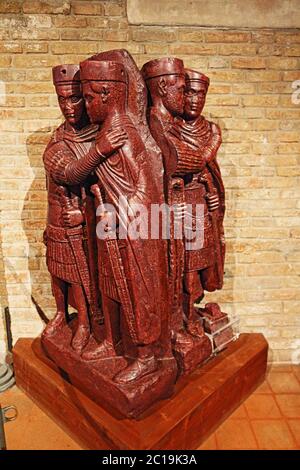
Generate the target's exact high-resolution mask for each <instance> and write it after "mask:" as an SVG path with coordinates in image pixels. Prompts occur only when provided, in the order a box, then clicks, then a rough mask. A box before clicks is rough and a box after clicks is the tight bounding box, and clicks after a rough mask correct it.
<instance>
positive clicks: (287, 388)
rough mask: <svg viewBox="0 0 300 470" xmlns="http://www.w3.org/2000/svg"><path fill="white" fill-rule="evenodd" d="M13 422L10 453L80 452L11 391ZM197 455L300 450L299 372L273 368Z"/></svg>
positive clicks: (2, 398) (1, 398) (6, 398)
mask: <svg viewBox="0 0 300 470" xmlns="http://www.w3.org/2000/svg"><path fill="white" fill-rule="evenodd" d="M0 403H1V405H2V406H5V405H10V404H14V405H16V406H17V408H18V411H19V416H18V419H17V420H16V421H14V422H11V423H8V424H6V425H5V429H6V439H7V447H8V448H9V449H65V450H71V449H80V446H79V445H78V444H77V443H76V442H74V441H73V440H72V439H71V438H70V437H69V436H68V435H67V434H65V433H64V432H63V431H62V430H61V429H60V428H59V427H58V426H57V425H56V424H55V423H54V422H53V421H52V420H51V419H50V418H48V417H47V416H46V415H45V414H44V413H43V412H42V411H41V410H40V409H39V408H38V407H37V406H36V405H34V403H33V402H32V401H31V400H29V398H27V397H26V396H25V395H24V394H23V393H22V392H21V391H19V390H18V389H17V388H16V387H14V388H12V389H11V390H8V391H6V392H5V393H2V394H0ZM200 449H269V450H271V449H300V366H272V367H270V368H269V371H268V375H267V380H266V381H265V382H264V383H263V384H262V385H261V386H260V387H259V388H258V389H257V390H256V391H255V393H253V394H252V395H251V396H250V397H249V398H248V399H247V400H246V401H245V402H244V404H243V405H241V406H240V407H239V408H238V409H237V410H236V411H235V412H234V413H233V414H232V415H231V416H230V417H229V418H228V419H227V420H226V421H225V422H224V423H223V424H222V425H221V426H220V427H219V428H218V429H217V430H216V431H215V433H214V434H212V435H211V436H210V437H209V438H208V439H207V440H206V441H205V442H204V443H203V444H202V446H201V447H200Z"/></svg>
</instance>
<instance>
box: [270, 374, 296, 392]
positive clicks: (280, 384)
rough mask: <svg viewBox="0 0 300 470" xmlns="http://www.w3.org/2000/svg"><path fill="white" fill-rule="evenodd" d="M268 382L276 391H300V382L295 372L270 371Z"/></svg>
mask: <svg viewBox="0 0 300 470" xmlns="http://www.w3.org/2000/svg"><path fill="white" fill-rule="evenodd" d="M268 383H269V384H270V386H271V389H272V390H273V392H274V393H300V383H299V382H298V380H297V379H296V377H295V375H294V374H293V372H270V373H269V374H268Z"/></svg>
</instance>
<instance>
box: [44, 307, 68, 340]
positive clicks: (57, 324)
mask: <svg viewBox="0 0 300 470" xmlns="http://www.w3.org/2000/svg"><path fill="white" fill-rule="evenodd" d="M66 323H67V322H66V315H65V312H62V311H57V313H56V315H55V317H54V318H53V320H50V321H49V323H48V324H47V326H46V328H45V330H44V332H43V335H44V336H47V335H54V334H55V333H56V332H57V331H58V330H60V329H61V328H62V327H63V326H65V325H66Z"/></svg>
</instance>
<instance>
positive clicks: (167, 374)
mask: <svg viewBox="0 0 300 470" xmlns="http://www.w3.org/2000/svg"><path fill="white" fill-rule="evenodd" d="M71 340H72V324H71V327H69V326H68V325H65V326H64V327H63V328H60V330H59V331H57V332H56V333H55V334H54V335H45V332H44V333H43V334H42V338H41V345H42V349H43V350H44V351H45V353H46V355H47V356H48V357H49V359H50V360H51V364H53V362H54V363H55V364H56V366H58V367H59V368H60V369H61V370H63V371H64V373H65V374H67V376H68V379H69V381H70V382H71V383H72V384H73V385H76V386H77V387H78V389H79V390H81V391H83V392H84V393H85V394H86V395H87V396H88V397H89V398H91V399H92V400H93V401H94V402H96V403H98V404H99V405H100V406H105V408H106V409H108V410H109V412H110V413H112V414H114V415H115V416H116V417H119V416H122V417H127V418H136V417H137V416H139V415H140V414H141V413H143V412H144V411H145V410H148V409H149V408H150V406H151V405H152V404H153V403H155V402H157V401H158V400H160V399H161V398H167V397H169V396H171V395H172V394H173V392H174V384H175V381H176V376H177V367H176V361H175V359H174V358H173V357H171V358H168V359H167V358H164V359H163V360H158V361H157V368H156V369H155V371H154V372H153V373H150V374H148V375H146V376H142V377H141V378H140V379H139V380H136V381H134V382H128V383H126V384H120V383H117V382H116V381H114V377H115V375H116V374H118V373H119V372H121V371H122V370H124V369H125V367H126V366H127V361H126V359H125V358H124V357H123V356H109V357H106V358H101V359H97V360H88V361H87V360H84V359H82V357H81V356H80V354H78V353H77V352H76V351H74V349H73V348H72V347H71ZM92 343H94V344H92ZM93 346H94V347H95V346H97V343H96V342H95V340H94V339H93V338H92V337H91V339H90V342H89V345H88V348H89V349H93ZM52 361H53V362H52Z"/></svg>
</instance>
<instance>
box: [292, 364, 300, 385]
mask: <svg viewBox="0 0 300 470" xmlns="http://www.w3.org/2000/svg"><path fill="white" fill-rule="evenodd" d="M293 372H294V374H295V376H296V377H297V379H298V380H299V382H300V365H299V366H293Z"/></svg>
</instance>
